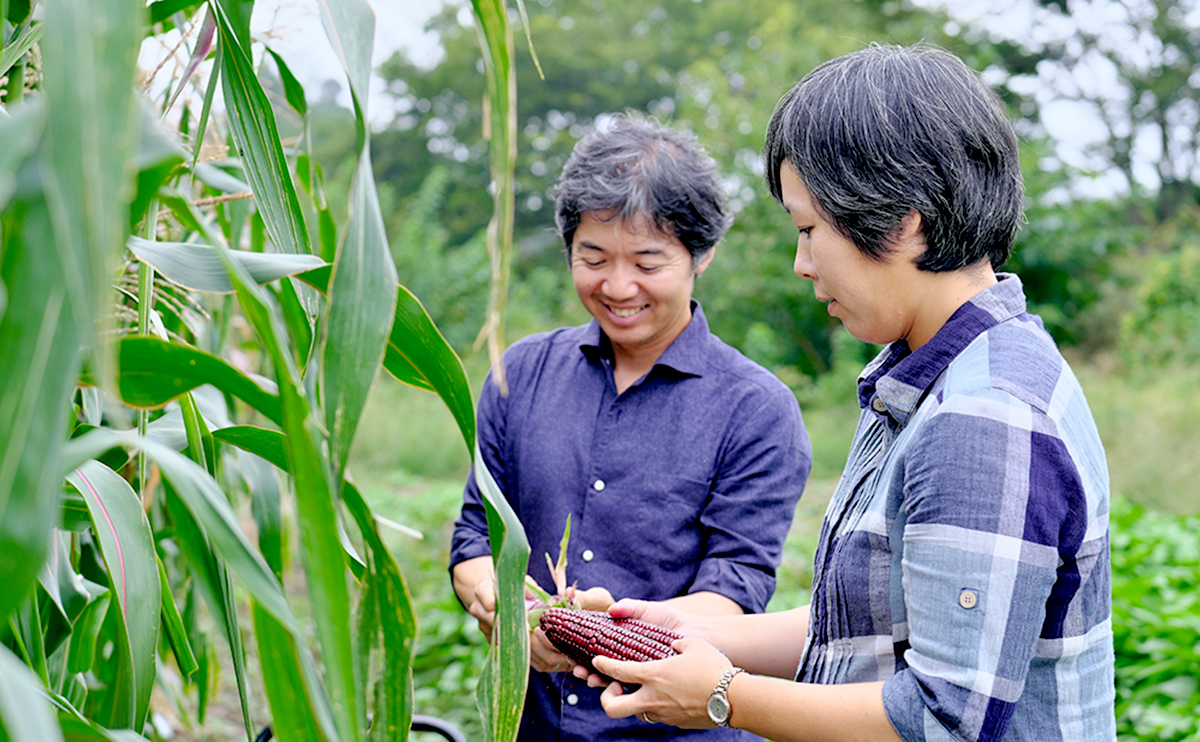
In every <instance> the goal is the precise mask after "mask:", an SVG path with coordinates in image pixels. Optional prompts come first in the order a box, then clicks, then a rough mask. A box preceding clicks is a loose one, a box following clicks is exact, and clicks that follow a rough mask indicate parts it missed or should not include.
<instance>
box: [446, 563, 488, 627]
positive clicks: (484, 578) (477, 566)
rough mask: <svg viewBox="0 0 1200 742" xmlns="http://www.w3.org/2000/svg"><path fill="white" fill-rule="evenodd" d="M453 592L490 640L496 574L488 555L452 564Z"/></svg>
mask: <svg viewBox="0 0 1200 742" xmlns="http://www.w3.org/2000/svg"><path fill="white" fill-rule="evenodd" d="M453 578H454V592H455V593H457V594H458V599H459V600H460V601H462V604H463V605H464V606H466V608H467V613H470V614H471V615H472V616H474V617H475V619H476V620H477V621H479V630H480V631H482V632H483V635H484V636H485V637H487V640H488V643H489V644H491V642H492V626H493V625H495V623H496V575H495V573H494V572H493V570H492V558H491V557H490V556H482V557H476V558H475V559H467V560H466V561H463V562H459V563H458V564H456V565H454V572H453Z"/></svg>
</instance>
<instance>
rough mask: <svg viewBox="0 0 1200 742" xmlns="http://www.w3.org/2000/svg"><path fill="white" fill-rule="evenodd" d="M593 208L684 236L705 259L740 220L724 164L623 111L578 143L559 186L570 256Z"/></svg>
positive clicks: (559, 214)
mask: <svg viewBox="0 0 1200 742" xmlns="http://www.w3.org/2000/svg"><path fill="white" fill-rule="evenodd" d="M585 213H591V214H592V215H593V216H595V217H598V218H604V219H606V220H617V221H621V222H628V223H636V222H638V221H639V220H645V223H646V225H647V226H648V227H650V228H652V229H655V230H657V231H658V232H659V233H661V234H663V235H666V236H668V237H675V238H678V239H679V241H680V242H681V243H683V246H684V247H686V248H687V250H688V252H689V253H691V255H692V259H693V260H699V259H700V258H701V257H702V256H703V255H704V254H705V253H707V252H708V251H709V250H711V249H712V248H713V246H714V245H716V244H717V243H718V242H719V241H720V240H721V237H723V236H724V234H725V232H726V230H728V229H729V226H730V224H732V222H733V217H732V216H730V215H729V214H727V213H726V212H725V190H724V188H723V187H722V185H721V180H720V177H719V176H718V173H717V166H716V163H715V162H713V160H712V158H711V157H709V156H708V155H707V154H706V153H705V152H704V150H703V148H702V147H701V146H700V145H699V143H698V142H697V141H696V139H695V138H694V137H693V136H691V135H689V134H685V133H683V132H679V131H675V130H673V129H669V128H667V127H665V126H661V125H658V124H656V123H653V122H650V121H647V120H643V119H638V118H633V117H630V116H627V115H615V116H613V117H611V118H610V119H608V120H607V122H605V123H604V124H603V125H601V126H598V127H597V128H596V129H594V130H593V131H591V132H590V133H588V134H587V135H586V136H585V137H584V138H583V139H581V140H580V141H579V143H578V144H576V145H575V149H574V151H573V152H572V153H571V157H570V159H568V160H567V164H566V166H565V167H564V168H563V172H562V176H561V177H560V178H559V182H558V186H557V188H556V190H555V214H554V220H555V223H556V224H557V225H558V232H559V235H560V236H561V237H562V240H563V244H564V245H565V246H566V249H567V253H568V254H570V251H571V243H572V242H573V240H574V238H575V230H576V229H577V228H578V227H579V222H580V220H581V219H582V218H583V215H584V214H585Z"/></svg>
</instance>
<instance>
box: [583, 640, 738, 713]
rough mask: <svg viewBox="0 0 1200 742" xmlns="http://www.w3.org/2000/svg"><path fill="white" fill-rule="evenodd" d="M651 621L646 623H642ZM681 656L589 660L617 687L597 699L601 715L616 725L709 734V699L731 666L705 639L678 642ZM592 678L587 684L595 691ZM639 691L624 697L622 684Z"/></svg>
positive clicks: (677, 649)
mask: <svg viewBox="0 0 1200 742" xmlns="http://www.w3.org/2000/svg"><path fill="white" fill-rule="evenodd" d="M646 620H649V619H646ZM672 647H673V648H674V649H675V651H676V652H679V654H678V655H677V656H675V657H668V658H667V659H665V660H655V661H652V662H623V661H620V660H614V659H611V658H609V657H597V658H596V659H595V660H593V664H594V665H595V666H596V669H597V670H599V671H600V672H602V673H604V674H605V675H607V676H608V677H610V678H613V679H614V680H616V681H617V682H615V683H610V684H609V686H608V688H606V689H605V691H604V693H603V694H601V696H600V703H601V705H602V706H603V707H604V712H605V713H606V714H608V715H609V716H610V717H612V718H614V719H619V718H622V717H626V716H638V717H640V718H642V719H643V720H645V721H648V722H650V723H663V724H671V725H672V726H677V727H681V728H683V729H711V728H712V727H713V726H714V725H713V723H712V720H711V719H709V718H708V710H707V705H708V698H709V696H710V695H711V694H712V690H713V688H715V687H717V683H718V682H720V680H721V675H722V674H724V672H725V671H726V670H728V669H729V668H730V667H732V665H731V664H730V662H729V660H728V659H727V658H726V657H725V655H723V654H721V652H720V651H718V650H717V648H716V647H714V646H713V645H711V644H709V643H708V642H706V641H704V640H703V639H696V638H690V637H689V638H684V639H678V640H676V641H675V643H674V644H673V645H672ZM593 679H598V678H597V676H595V675H593V676H592V678H589V680H588V684H589V685H594V682H593ZM623 683H624V684H627V685H628V684H636V685H640V686H641V687H640V688H638V689H637V690H636V691H635V692H633V693H625V692H624V690H623V688H622V684H623Z"/></svg>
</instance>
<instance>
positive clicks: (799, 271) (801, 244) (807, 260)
mask: <svg viewBox="0 0 1200 742" xmlns="http://www.w3.org/2000/svg"><path fill="white" fill-rule="evenodd" d="M805 242H807V240H805V239H804V238H803V237H802V238H800V240H799V241H798V242H797V244H796V262H795V263H794V264H793V265H792V270H794V271H795V272H796V275H797V276H800V277H801V278H807V279H808V280H810V281H812V280H814V279H815V278H816V272H815V271H814V270H813V262H812V251H811V250H809V249H808V246H807V245H806V244H805Z"/></svg>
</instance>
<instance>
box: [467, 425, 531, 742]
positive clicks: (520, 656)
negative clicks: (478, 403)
mask: <svg viewBox="0 0 1200 742" xmlns="http://www.w3.org/2000/svg"><path fill="white" fill-rule="evenodd" d="M475 482H476V484H478V485H479V490H480V492H482V493H483V502H484V506H485V508H486V510H487V520H488V538H489V540H490V541H491V544H492V559H493V561H494V563H495V567H496V623H495V626H494V627H493V629H492V646H491V647H490V648H489V650H488V661H487V666H486V667H484V670H483V674H482V675H481V677H480V678H479V686H478V688H477V689H476V691H475V695H476V702H477V703H478V705H479V713H480V715H481V716H482V717H483V727H484V732H485V733H486V735H487V739H488V740H489V741H490V742H512V740H515V739H516V738H517V731H518V730H519V729H520V725H521V711H522V709H523V708H524V703H525V687H526V684H527V683H528V682H529V626H528V624H527V623H526V619H525V573H526V571H527V570H528V568H529V541H528V539H526V537H525V529H524V528H523V527H522V526H521V521H520V520H519V519H518V518H517V514H516V513H515V512H513V509H512V506H511V505H509V504H508V500H506V499H505V498H504V495H503V493H501V492H500V488H499V487H498V486H497V484H496V480H495V479H494V478H493V477H492V473H491V472H490V471H488V468H487V465H486V464H485V463H484V461H483V456H482V455H481V454H480V453H479V446H478V444H477V445H476V447H475Z"/></svg>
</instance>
